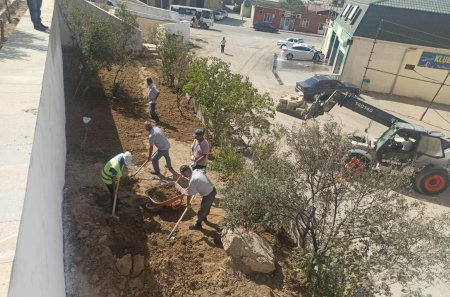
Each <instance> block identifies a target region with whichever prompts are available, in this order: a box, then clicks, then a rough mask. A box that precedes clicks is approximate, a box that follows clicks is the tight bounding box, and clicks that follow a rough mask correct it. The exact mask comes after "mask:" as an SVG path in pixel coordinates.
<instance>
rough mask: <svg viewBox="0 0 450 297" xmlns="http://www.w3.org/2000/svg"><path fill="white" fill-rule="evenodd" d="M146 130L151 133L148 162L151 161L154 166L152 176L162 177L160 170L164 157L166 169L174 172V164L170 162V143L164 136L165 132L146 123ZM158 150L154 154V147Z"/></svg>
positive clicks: (149, 136)
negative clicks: (160, 162) (160, 161)
mask: <svg viewBox="0 0 450 297" xmlns="http://www.w3.org/2000/svg"><path fill="white" fill-rule="evenodd" d="M144 127H145V130H147V131H148V132H149V135H148V141H149V148H148V156H147V162H149V161H151V162H152V165H153V171H151V172H150V173H151V174H155V175H160V174H161V171H160V169H159V159H161V158H162V157H164V158H165V159H166V167H167V169H169V170H170V171H173V168H172V162H171V160H170V155H169V149H170V143H169V140H167V138H166V136H165V135H164V133H163V131H162V130H161V129H160V128H158V127H153V126H152V124H151V123H150V122H148V121H147V122H145V124H144ZM154 146H155V147H156V148H157V151H156V152H155V153H154V154H153V147H154Z"/></svg>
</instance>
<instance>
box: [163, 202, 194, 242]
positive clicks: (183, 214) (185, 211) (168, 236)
mask: <svg viewBox="0 0 450 297" xmlns="http://www.w3.org/2000/svg"><path fill="white" fill-rule="evenodd" d="M194 198H195V196H194V197H192V199H191V203H192V201H193V200H194ZM190 208H191V207H190V206H188V207H186V209H185V210H184V211H183V213H182V214H181V217H180V219H179V220H178V222H177V223H176V224H175V227H173V229H172V231H171V232H170V234H169V235H167V238H166V239H167V240H169V239H170V237H171V236H172V234H173V232H175V230H176V229H177V227H178V224H180V222H181V220H182V219H183V218H184V216H185V215H186V213H187V211H188V209H190Z"/></svg>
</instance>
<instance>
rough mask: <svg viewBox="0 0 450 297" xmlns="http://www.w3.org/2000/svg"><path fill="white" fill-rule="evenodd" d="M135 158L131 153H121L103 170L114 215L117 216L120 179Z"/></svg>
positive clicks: (104, 181) (103, 179)
mask: <svg viewBox="0 0 450 297" xmlns="http://www.w3.org/2000/svg"><path fill="white" fill-rule="evenodd" d="M132 160H133V157H132V155H131V153H130V152H125V153H120V154H118V155H117V156H115V157H114V158H112V159H111V160H109V161H108V162H107V163H106V164H105V166H104V167H103V169H102V173H101V175H102V181H103V183H104V184H105V185H106V187H107V188H108V190H109V194H110V199H111V208H112V214H113V215H114V214H115V208H116V204H117V195H118V191H119V183H120V178H121V177H122V175H123V168H124V166H130V165H131V164H132Z"/></svg>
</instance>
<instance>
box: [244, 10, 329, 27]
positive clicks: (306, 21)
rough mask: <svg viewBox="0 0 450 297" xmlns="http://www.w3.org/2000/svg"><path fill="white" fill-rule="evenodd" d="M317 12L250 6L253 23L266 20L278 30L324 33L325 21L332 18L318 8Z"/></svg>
mask: <svg viewBox="0 0 450 297" xmlns="http://www.w3.org/2000/svg"><path fill="white" fill-rule="evenodd" d="M320 12H321V14H319V13H317V12H310V11H308V12H302V13H298V12H293V11H285V10H282V9H279V8H273V7H263V6H256V5H254V6H253V7H252V12H251V18H252V21H253V24H255V23H258V22H267V23H270V24H271V25H272V26H274V27H277V28H279V29H280V30H288V31H296V32H305V33H312V34H324V32H325V28H326V26H327V23H328V22H329V20H330V19H332V18H333V15H332V14H331V13H328V14H327V13H326V12H324V10H320Z"/></svg>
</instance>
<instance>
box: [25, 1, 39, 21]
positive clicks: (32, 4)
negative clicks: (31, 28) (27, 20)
mask: <svg viewBox="0 0 450 297" xmlns="http://www.w3.org/2000/svg"><path fill="white" fill-rule="evenodd" d="M27 4H28V9H29V10H30V16H31V21H32V22H33V24H34V25H35V26H37V25H40V24H41V22H42V20H41V6H42V0H27Z"/></svg>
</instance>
